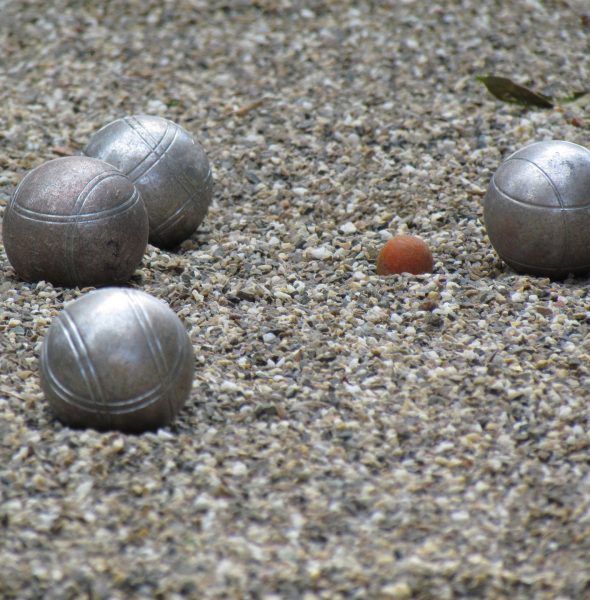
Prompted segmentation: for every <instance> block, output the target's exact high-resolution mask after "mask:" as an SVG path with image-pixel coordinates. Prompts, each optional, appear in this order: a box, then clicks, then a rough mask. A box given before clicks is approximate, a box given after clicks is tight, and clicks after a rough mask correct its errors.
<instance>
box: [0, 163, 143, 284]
mask: <svg viewBox="0 0 590 600" xmlns="http://www.w3.org/2000/svg"><path fill="white" fill-rule="evenodd" d="M2 235H3V238H4V248H5V250H6V255H7V256H8V260H9V261H10V263H11V264H12V266H13V267H14V270H15V271H16V272H17V274H18V275H19V276H20V277H21V278H22V279H24V280H25V281H40V280H45V281H50V282H51V283H53V284H56V285H64V286H80V287H83V286H101V285H108V284H116V283H121V282H124V281H127V280H128V279H129V277H131V275H132V274H133V272H134V271H135V269H136V268H137V266H138V265H139V263H140V262H141V259H142V257H143V255H144V252H145V250H146V247H147V241H148V217H147V212H146V209H145V206H144V203H143V201H142V199H141V196H140V194H139V191H138V190H137V188H136V187H135V186H134V185H133V183H132V182H131V180H130V179H129V178H128V177H126V176H125V175H123V174H122V173H121V172H120V171H118V170H117V169H116V168H114V167H113V166H112V165H110V164H108V163H106V162H103V161H101V160H97V159H95V158H88V157H86V156H67V157H63V158H56V159H54V160H50V161H48V162H46V163H43V164H41V165H39V166H38V167H36V168H35V169H33V170H32V171H30V172H29V173H27V174H26V175H25V177H24V178H23V180H22V181H21V182H20V184H19V185H18V187H17V188H16V190H15V191H14V194H13V195H12V198H11V199H10V202H9V203H8V206H7V207H6V210H5V212H4V219H3V225H2Z"/></svg>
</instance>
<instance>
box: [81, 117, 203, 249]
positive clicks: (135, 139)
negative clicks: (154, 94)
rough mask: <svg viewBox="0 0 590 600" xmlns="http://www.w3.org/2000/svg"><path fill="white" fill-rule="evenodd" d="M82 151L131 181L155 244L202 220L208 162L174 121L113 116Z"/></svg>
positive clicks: (187, 232)
mask: <svg viewBox="0 0 590 600" xmlns="http://www.w3.org/2000/svg"><path fill="white" fill-rule="evenodd" d="M84 153H85V154H86V155H87V156H93V157H96V158H100V159H102V160H105V161H106V162H108V163H110V164H112V165H114V166H115V167H117V168H118V169H120V170H121V171H123V172H124V173H125V174H126V175H127V176H128V177H129V178H130V179H131V180H132V181H133V182H134V183H135V185H136V186H137V187H138V189H139V191H140V192H141V195H142V197H143V200H144V202H145V204H146V208H147V211H148V215H149V221H150V242H151V243H152V244H154V245H155V246H159V247H162V248H169V247H173V246H176V245H177V244H179V243H180V242H182V241H183V240H185V239H187V238H188V237H190V236H191V235H192V234H193V233H194V232H195V230H196V229H197V228H198V227H199V225H200V224H201V222H202V221H203V219H204V218H205V215H206V214H207V211H208V209H209V204H210V202H211V193H212V176H211V168H210V166H209V161H208V159H207V156H206V154H205V152H204V150H203V148H202V147H201V145H200V144H199V143H198V142H196V141H195V140H194V139H193V138H192V136H191V135H190V134H189V133H188V132H187V131H186V130H184V129H183V128H182V127H180V126H179V125H177V124H176V123H173V122H172V121H169V120H167V119H163V118H161V117H154V116H146V115H138V116H130V117H125V118H122V119H118V120H116V121H113V122H112V123H109V124H108V125H106V126H104V127H103V128H102V129H100V130H99V131H97V132H96V133H95V134H94V135H93V136H92V138H91V139H90V141H89V143H88V145H87V146H86V148H85V149H84Z"/></svg>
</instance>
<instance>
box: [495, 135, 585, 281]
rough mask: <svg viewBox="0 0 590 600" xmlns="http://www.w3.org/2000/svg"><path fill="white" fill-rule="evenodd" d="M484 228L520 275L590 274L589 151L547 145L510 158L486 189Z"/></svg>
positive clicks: (560, 143) (555, 143)
mask: <svg viewBox="0 0 590 600" xmlns="http://www.w3.org/2000/svg"><path fill="white" fill-rule="evenodd" d="M484 222H485V226H486V230H487V233H488V236H489V238H490V242H491V243H492V246H493V247H494V248H495V250H496V252H497V253H498V254H499V255H500V257H501V258H502V259H503V260H504V261H506V262H507V263H508V264H509V265H510V266H511V267H512V268H514V269H515V270H516V271H518V272H520V273H530V274H533V275H543V276H547V277H552V278H556V279H558V278H563V277H566V276H567V275H568V274H569V273H574V274H581V273H585V272H588V271H590V151H589V150H588V149H586V148H584V147H583V146H579V145H578V144H573V143H571V142H565V141H559V140H549V141H544V142H537V143H534V144H531V145H529V146H526V147H525V148H522V149H520V150H518V151H517V152H514V153H513V154H511V155H510V156H509V157H508V158H507V159H506V160H505V161H504V162H503V163H502V164H501V165H500V167H499V168H498V170H497V171H496V173H495V174H494V176H493V177H492V180H491V182H490V185H489V187H488V190H487V193H486V196H485V199H484Z"/></svg>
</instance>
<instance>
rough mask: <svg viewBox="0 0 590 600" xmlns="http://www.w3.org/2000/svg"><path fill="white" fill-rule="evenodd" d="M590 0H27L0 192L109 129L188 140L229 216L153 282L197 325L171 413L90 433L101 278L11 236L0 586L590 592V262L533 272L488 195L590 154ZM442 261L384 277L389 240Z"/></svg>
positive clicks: (166, 257) (222, 594)
mask: <svg viewBox="0 0 590 600" xmlns="http://www.w3.org/2000/svg"><path fill="white" fill-rule="evenodd" d="M585 10H586V11H587V10H588V5H587V3H586V0H579V1H578V2H575V1H574V0H568V1H567V2H566V1H565V0H561V1H558V0H554V1H550V0H548V1H546V2H545V1H542V0H527V1H524V0H522V1H515V2H510V3H508V2H502V1H500V0H493V1H489V2H480V1H479V0H462V1H459V0H447V1H446V2H431V1H429V0H415V1H412V0H397V1H396V0H390V1H385V0H383V1H381V2H377V1H374V2H371V1H365V2H355V1H354V0H342V1H340V2H330V1H329V0H323V1H322V0H315V1H309V2H303V3H299V2H297V0H258V1H247V0H227V1H219V2H206V1H205V0H180V1H177V2H174V1H171V0H167V1H162V0H160V1H157V2H156V1H155V0H149V1H148V0H142V1H141V2H140V1H139V0H136V1H131V2H125V3H123V2H119V1H116V0H112V1H107V0H105V1H104V2H96V3H94V2H89V1H85V0H80V1H69V2H67V1H65V0H56V1H55V2H51V3H46V2H42V1H41V0H20V1H19V0H0V49H1V55H2V58H1V61H0V205H1V210H4V206H5V205H6V202H7V200H8V198H9V197H10V194H11V193H12V191H13V189H14V187H15V185H16V184H17V183H18V181H19V180H20V179H21V178H22V176H23V175H24V173H25V172H26V171H27V170H28V169H30V168H32V167H34V166H36V165H39V164H41V163H42V162H43V161H45V160H48V159H51V158H55V157H56V156H57V155H59V154H64V153H68V152H77V151H79V149H80V148H82V147H83V146H84V144H85V143H86V142H87V141H88V138H89V137H90V135H91V134H92V133H93V132H94V131H96V129H98V128H99V127H100V126H102V125H104V124H105V123H107V122H109V121H110V120H112V119H115V118H118V117H121V116H124V115H126V114H135V113H148V114H157V115H161V116H165V117H168V118H170V119H172V120H175V121H177V122H178V123H179V124H181V125H183V126H184V127H186V128H187V129H189V130H190V131H191V132H192V133H193V134H194V135H195V136H196V137H197V138H198V139H199V140H200V141H201V143H202V144H203V146H204V147H205V148H206V150H207V152H208V155H209V157H210V160H211V162H212V165H213V167H214V173H215V191H214V204H213V206H212V208H211V210H210V212H209V214H208V217H207V219H206V221H205V223H204V224H203V225H202V226H201V228H200V229H199V231H198V233H197V234H196V235H195V236H193V238H192V239H191V240H189V241H187V242H185V243H184V244H182V246H181V247H180V248H178V249H177V251H174V252H162V251H160V250H158V249H156V248H154V247H152V246H150V247H149V248H148V252H147V254H146V256H145V259H144V261H143V263H142V265H141V268H140V269H139V270H138V272H137V273H136V275H135V276H134V278H133V279H132V281H131V285H133V286H134V287H138V288H141V289H143V290H145V291H147V292H150V293H151V294H153V295H155V296H157V297H158V298H162V299H164V300H166V301H167V302H168V303H169V304H170V305H171V307H172V308H173V309H174V310H175V311H176V312H177V314H178V315H179V316H180V318H181V319H182V320H183V322H184V323H185V324H186V327H187V330H188V331H189V333H190V337H191V341H192V343H193V345H194V348H195V353H196V357H197V358H196V361H197V370H196V376H195V379H194V385H193V390H192V393H191V398H190V401H189V403H188V405H187V406H186V408H185V409H184V410H183V412H182V413H181V415H180V418H179V419H178V420H177V422H176V423H175V424H174V426H173V427H171V428H168V429H165V430H162V431H160V432H159V433H150V434H145V435H141V436H129V435H123V434H119V433H97V432H94V431H92V430H88V431H74V430H70V429H68V428H66V427H64V426H62V425H61V424H60V423H59V422H58V421H56V420H55V418H54V417H53V415H52V413H51V411H50V410H49V408H48V406H47V405H46V403H45V401H44V399H43V395H42V393H41V391H40V388H39V378H38V362H37V361H38V356H39V348H40V344H41V342H42V340H43V336H44V334H45V332H46V330H47V326H48V325H49V323H50V322H51V320H52V319H53V318H54V317H55V316H56V315H57V314H58V313H59V311H60V309H61V308H62V307H63V305H64V303H66V302H68V301H71V300H72V299H74V298H76V297H78V296H80V295H82V294H84V293H85V292H86V291H88V290H79V289H63V288H56V287H53V286H51V285H49V284H47V283H45V282H41V283H38V284H28V283H23V282H22V281H20V280H19V279H18V278H17V277H16V276H15V273H14V271H13V270H12V268H11V267H10V265H9V263H8V261H7V260H6V256H5V254H4V252H3V251H2V252H0V271H1V276H0V311H1V313H0V351H1V355H0V596H1V597H2V598H19V599H20V598H23V599H25V598H27V599H28V598H44V599H45V598H47V599H60V600H61V599H66V598H67V599H69V598H72V599H74V598H75V599H78V598H92V599H105V600H106V599H115V600H116V599H127V598H145V599H148V598H162V599H175V598H219V599H225V598H231V599H233V598H249V599H261V600H262V599H264V600H278V599H282V598H294V599H299V598H302V599H304V600H315V599H320V598H386V599H387V598H388V599H406V598H420V599H426V598H433V599H442V600H444V599H450V598H467V597H469V598H475V597H477V598H506V599H515V598H548V599H549V598H552V599H553V598H560V599H562V600H564V599H568V598H571V599H578V598H590V570H589V568H588V564H589V562H590V537H589V534H590V455H589V452H588V449H589V445H590V422H589V419H590V413H589V409H588V395H589V394H590V361H589V358H590V357H589V353H590V338H589V337H588V323H589V322H590V299H589V295H588V292H587V288H588V283H589V279H588V278H576V279H573V278H570V279H567V280H565V281H561V282H555V281H550V280H549V279H544V278H538V277H529V276H522V275H517V274H515V273H514V272H513V271H512V270H510V269H509V268H508V267H507V266H506V265H504V264H503V263H502V262H501V261H500V260H499V258H498V257H497V256H496V255H495V253H494V251H493V250H492V248H491V246H490V244H489V241H488V239H487V236H486V233H485V230H484V227H483V224H482V206H481V201H482V195H483V194H484V192H485V189H486V187H487V185H488V182H489V180H490V177H491V175H492V173H493V172H494V170H495V169H496V168H497V167H498V165H499V164H500V162H501V160H502V159H503V158H504V157H505V156H506V155H507V154H508V153H510V152H512V151H514V150H516V149H518V148H519V147H521V146H523V145H524V144H526V143H529V142H532V141H536V140H541V139H548V138H557V139H567V140H570V141H573V142H577V143H580V144H588V139H589V135H588V134H589V132H590V101H589V100H585V99H582V100H579V101H578V102H577V103H576V104H573V105H567V107H566V108H558V109H554V110H544V111H541V110H539V111H526V110H524V109H521V108H519V107H514V106H510V105H506V104H502V103H500V102H498V101H496V100H495V99H494V98H493V97H492V96H491V95H489V94H488V93H487V91H486V90H485V88H484V87H483V86H482V85H481V84H480V83H479V82H477V81H476V80H475V77H476V76H477V75H482V74H488V73H494V74H498V75H504V76H508V77H512V78H514V79H515V80H517V81H519V82H520V83H524V84H526V85H530V86H532V87H534V88H535V89H537V90H539V91H542V92H545V93H551V94H557V95H567V94H568V93H569V92H571V91H575V90H578V89H580V88H584V87H585V86H588V84H589V82H590V61H589V59H588V57H589V55H590V54H589V51H590V49H589V42H590V14H588V13H584V11H585ZM396 233H411V234H415V235H419V236H420V237H422V238H423V239H425V240H426V241H427V242H428V243H429V245H430V246H431V248H432V250H433V254H434V256H435V261H436V264H435V272H434V273H433V274H431V275H421V276H410V275H402V276H391V277H378V276H377V275H376V274H375V255H376V252H377V251H378V249H379V247H380V246H381V245H382V244H383V243H384V241H385V240H386V239H388V238H389V237H390V236H391V235H393V234H396Z"/></svg>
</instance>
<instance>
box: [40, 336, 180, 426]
mask: <svg viewBox="0 0 590 600" xmlns="http://www.w3.org/2000/svg"><path fill="white" fill-rule="evenodd" d="M185 355H186V348H183V350H182V352H181V353H179V355H178V357H177V358H176V361H175V362H174V365H173V367H172V369H171V370H170V374H169V375H167V376H166V378H165V379H164V381H163V382H162V383H157V384H156V385H155V386H153V387H152V388H150V389H149V390H147V391H146V392H143V393H142V394H138V395H137V396H133V397H132V398H127V399H124V400H119V401H118V402H113V401H110V402H109V405H108V410H109V413H108V414H109V415H124V414H128V413H132V412H135V411H137V410H143V409H144V408H148V407H149V406H151V405H152V404H154V403H155V402H157V401H158V400H159V399H160V397H162V395H163V394H167V393H168V391H169V389H170V387H172V385H173V384H174V382H175V380H176V377H177V376H178V372H179V371H180V368H181V367H182V361H183V358H184V356H185ZM47 373H48V375H50V377H49V378H48V382H49V384H50V385H52V386H53V390H52V391H53V393H55V394H56V395H57V396H59V398H60V399H61V400H63V401H64V402H65V403H67V404H71V405H72V406H74V407H76V408H82V409H83V410H85V411H87V412H91V413H95V414H104V413H103V411H101V410H99V408H97V406H98V405H97V404H96V403H92V402H91V401H88V400H86V399H80V398H79V397H78V396H76V395H75V394H74V393H73V392H71V391H70V390H68V389H67V388H66V387H65V386H64V385H63V384H62V383H61V382H60V381H59V380H58V379H57V377H56V376H55V374H54V373H53V371H52V370H51V367H50V365H49V363H47Z"/></svg>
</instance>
